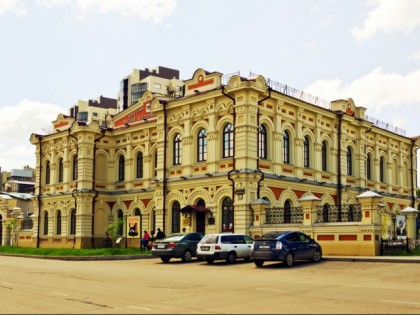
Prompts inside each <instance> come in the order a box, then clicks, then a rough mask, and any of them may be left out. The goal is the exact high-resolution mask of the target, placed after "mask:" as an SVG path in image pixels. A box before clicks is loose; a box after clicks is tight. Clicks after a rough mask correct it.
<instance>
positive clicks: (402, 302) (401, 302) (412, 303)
mask: <svg viewBox="0 0 420 315" xmlns="http://www.w3.org/2000/svg"><path fill="white" fill-rule="evenodd" d="M380 301H381V302H388V303H398V304H411V305H420V303H415V302H404V301H391V300H380Z"/></svg>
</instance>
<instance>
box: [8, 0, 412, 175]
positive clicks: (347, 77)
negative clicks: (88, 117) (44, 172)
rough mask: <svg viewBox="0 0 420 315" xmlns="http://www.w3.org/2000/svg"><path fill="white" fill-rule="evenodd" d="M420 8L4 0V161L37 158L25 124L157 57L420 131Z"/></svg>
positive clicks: (105, 88)
mask: <svg viewBox="0 0 420 315" xmlns="http://www.w3.org/2000/svg"><path fill="white" fill-rule="evenodd" d="M419 12H420V0H366V1H365V0H311V1H305V0H293V1H292V0H288V1H286V0H228V1H227V0H211V1H197V0H25V1H24V0H0V167H1V168H2V170H3V171H9V170H11V169H16V168H18V169H19V168H23V167H24V166H25V165H29V166H31V167H35V161H36V158H35V146H33V145H32V144H31V143H30V141H29V138H30V135H31V134H32V133H38V134H45V133H46V132H47V130H49V129H51V126H52V123H51V122H52V121H53V120H55V119H56V118H57V115H58V114H59V113H63V114H68V113H69V108H70V107H71V106H73V105H75V104H76V103H77V101H78V100H89V99H95V98H97V97H99V96H100V95H102V96H105V97H111V98H116V97H117V93H118V90H119V85H120V80H121V79H122V78H123V77H124V76H126V75H128V74H129V73H131V71H132V70H133V69H134V68H137V69H144V68H155V67H157V66H164V67H169V68H174V69H177V70H179V71H180V76H181V79H184V80H185V79H190V78H191V77H192V75H193V73H194V71H195V70H197V69H198V68H203V69H205V70H206V71H210V72H211V71H218V72H221V73H223V74H229V73H233V72H239V73H240V75H241V76H245V77H247V76H249V74H250V73H251V72H252V73H255V74H260V75H262V76H264V77H265V78H270V79H271V80H274V81H277V82H280V83H282V84H285V85H288V86H290V87H293V88H295V89H298V90H302V91H304V92H306V93H309V94H312V95H314V96H317V97H319V98H322V99H325V100H328V101H332V100H335V99H345V98H349V97H351V98H352V99H353V100H354V101H355V104H356V106H363V107H365V108H366V109H367V111H366V114H367V115H369V116H371V117H373V118H375V119H379V120H380V121H383V122H385V123H389V124H391V125H393V126H395V127H399V128H402V129H404V130H406V136H407V137H413V136H418V135H420V124H419V119H420V14H419ZM419 155H420V152H419ZM418 165H419V167H420V162H419V163H418ZM419 173H420V172H419ZM419 175H420V174H419Z"/></svg>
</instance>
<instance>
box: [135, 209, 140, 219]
mask: <svg viewBox="0 0 420 315" xmlns="http://www.w3.org/2000/svg"><path fill="white" fill-rule="evenodd" d="M134 215H135V216H136V217H140V216H141V212H140V209H139V208H136V210H134Z"/></svg>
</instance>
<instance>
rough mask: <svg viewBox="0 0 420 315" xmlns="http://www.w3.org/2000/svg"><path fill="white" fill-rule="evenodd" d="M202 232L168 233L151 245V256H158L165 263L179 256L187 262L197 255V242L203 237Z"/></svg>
mask: <svg viewBox="0 0 420 315" xmlns="http://www.w3.org/2000/svg"><path fill="white" fill-rule="evenodd" d="M203 236H204V234H203V233H186V234H181V233H177V234H170V235H168V236H167V237H166V238H164V239H162V240H157V241H155V242H154V243H153V245H152V256H156V257H160V259H161V260H162V261H163V262H164V263H167V262H169V260H170V259H171V258H181V259H182V261H184V262H189V261H191V260H192V258H193V257H196V256H197V244H198V242H199V241H200V240H201V239H202V238H203Z"/></svg>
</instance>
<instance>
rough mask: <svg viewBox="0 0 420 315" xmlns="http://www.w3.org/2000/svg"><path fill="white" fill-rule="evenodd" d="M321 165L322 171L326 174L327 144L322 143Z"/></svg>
mask: <svg viewBox="0 0 420 315" xmlns="http://www.w3.org/2000/svg"><path fill="white" fill-rule="evenodd" d="M321 160H322V161H321V164H322V170H323V171H324V172H325V171H327V169H328V164H327V142H326V141H322V148H321Z"/></svg>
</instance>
